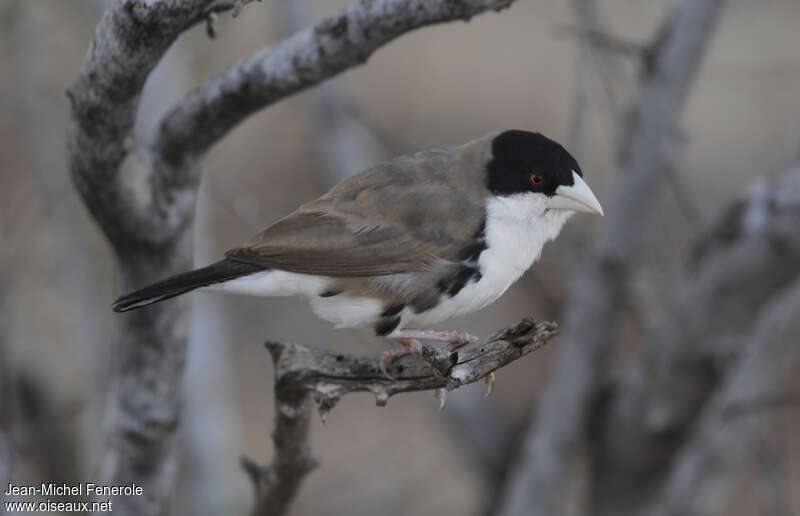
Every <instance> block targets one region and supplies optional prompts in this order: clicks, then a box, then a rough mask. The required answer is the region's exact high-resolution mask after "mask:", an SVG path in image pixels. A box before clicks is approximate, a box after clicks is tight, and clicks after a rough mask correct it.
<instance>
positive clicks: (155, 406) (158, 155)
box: [68, 0, 513, 515]
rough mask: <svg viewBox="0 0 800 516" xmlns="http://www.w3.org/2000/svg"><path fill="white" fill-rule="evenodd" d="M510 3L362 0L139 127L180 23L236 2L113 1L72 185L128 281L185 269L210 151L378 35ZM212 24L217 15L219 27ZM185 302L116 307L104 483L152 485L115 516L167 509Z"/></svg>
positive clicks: (78, 95) (75, 88)
mask: <svg viewBox="0 0 800 516" xmlns="http://www.w3.org/2000/svg"><path fill="white" fill-rule="evenodd" d="M512 1H513V0H468V1H462V2H457V3H454V2H447V1H444V0H440V1H423V0H380V1H366V0H364V1H361V2H357V3H355V4H353V5H352V6H351V7H349V8H347V9H345V10H344V11H343V12H342V13H341V14H339V15H338V16H335V17H333V18H330V19H328V20H324V21H322V22H320V23H318V24H317V25H315V26H314V27H310V28H308V29H305V30H303V31H300V32H298V33H297V34H295V35H294V36H292V37H290V38H288V39H287V40H286V41H284V42H283V43H281V44H280V45H278V46H277V47H275V48H274V49H264V50H262V51H259V52H257V53H255V54H253V55H252V56H249V57H247V58H245V59H243V60H242V61H240V62H239V63H237V64H236V65H234V66H232V67H231V68H229V69H228V70H227V71H225V72H223V73H222V74H220V75H219V76H217V77H216V78H214V79H211V80H209V81H207V82H206V83H204V84H203V85H201V86H200V87H199V88H198V89H197V90H195V91H194V92H193V93H191V94H189V95H188V96H187V97H186V98H185V99H184V100H183V101H181V102H180V103H178V104H177V105H176V106H175V107H174V108H173V109H172V110H171V111H170V112H169V113H167V115H166V116H165V117H164V118H163V119H162V121H161V122H160V123H159V124H158V127H157V129H156V130H155V135H154V136H153V137H152V138H142V141H137V140H136V139H135V138H134V134H133V128H134V125H135V122H136V113H137V111H138V107H139V101H140V96H141V92H142V88H143V85H144V83H145V80H146V79H147V77H148V76H149V74H150V72H151V71H152V70H153V68H154V67H155V66H156V64H157V63H158V62H159V61H160V59H161V58H162V57H163V55H164V53H165V52H166V50H167V49H168V48H169V47H170V46H171V45H172V43H173V42H174V41H175V39H176V38H177V37H178V36H179V35H180V34H181V33H182V32H183V31H185V30H187V29H189V28H191V27H192V26H194V25H196V24H197V23H200V22H202V21H205V20H207V19H209V15H211V14H213V13H215V12H218V11H224V10H228V9H235V8H237V5H239V4H241V3H237V2H214V1H213V0H163V1H161V2H139V1H135V0H117V1H116V2H115V3H113V4H112V5H111V6H110V7H109V8H108V10H107V11H106V13H105V14H104V16H103V19H102V20H101V22H100V23H99V25H98V27H97V30H96V33H95V39H94V41H93V43H92V45H91V47H90V49H89V52H88V54H87V56H86V60H85V62H84V64H83V67H82V70H81V73H80V75H79V76H78V78H77V79H76V80H75V82H74V83H73V84H72V85H71V86H70V88H69V90H68V94H69V97H70V100H71V101H72V114H73V117H72V121H71V123H70V126H69V131H68V153H69V165H70V169H71V172H72V177H73V180H74V183H75V186H76V188H77V189H78V191H79V192H80V194H81V195H82V196H83V199H84V201H85V203H86V205H87V207H88V208H89V211H90V212H91V214H92V215H93V217H94V218H95V219H96V221H97V222H98V224H99V226H100V228H101V229H102V230H103V232H104V233H105V235H106V236H107V238H108V239H109V240H110V242H111V244H112V247H113V248H114V251H115V253H116V256H117V258H118V261H119V267H120V277H121V283H122V285H121V290H130V289H133V288H136V287H140V286H142V285H144V284H147V283H149V282H151V281H153V280H155V279H157V278H160V277H163V276H166V275H169V274H171V273H175V272H178V271H179V270H183V269H188V268H189V267H190V266H191V259H190V258H191V252H190V245H189V242H188V240H189V239H188V238H187V233H188V231H187V229H188V228H189V227H191V224H192V219H193V212H194V201H195V197H196V190H197V184H198V182H199V179H200V168H199V167H198V166H197V164H198V161H199V159H200V158H201V157H202V155H203V153H204V152H205V151H207V150H208V149H209V148H210V147H211V146H212V145H213V144H214V143H215V142H216V141H217V140H219V139H220V138H221V137H222V136H224V135H225V134H227V132H228V131H229V130H230V129H232V128H233V127H234V126H235V125H236V124H237V123H239V122H240V121H242V120H243V119H244V118H246V117H247V116H248V115H250V114H252V113H253V112H255V111H256V110H258V109H261V108H263V107H266V106H268V105H269V104H271V103H273V102H276V101H278V100H280V99H281V98H284V97H286V96H288V95H291V94H293V93H296V92H298V91H300V90H302V89H304V88H307V87H310V86H313V85H315V84H317V83H319V82H321V81H323V80H325V79H327V78H329V77H331V76H333V75H335V74H337V73H340V72H342V71H344V70H346V69H348V68H351V67H353V66H356V65H359V64H362V63H363V62H364V61H365V60H366V59H367V58H368V57H369V55H370V54H371V53H372V52H374V51H375V50H376V49H378V48H379V47H381V46H382V45H384V44H386V43H388V42H389V41H391V40H393V39H394V38H396V37H399V36H401V35H402V34H404V33H406V32H408V31H410V30H413V29H416V28H420V27H423V26H426V25H430V24H434V23H441V22H447V21H451V20H457V19H463V20H466V19H469V18H470V17H471V16H474V15H477V14H480V13H482V12H485V11H487V10H489V9H494V10H500V9H502V8H505V7H507V6H508V5H510V4H511V2H512ZM212 25H213V24H212ZM186 306H187V302H186V301H183V300H177V301H174V302H171V303H163V304H159V305H155V306H153V307H151V308H150V309H148V310H146V311H144V310H143V311H139V312H134V313H131V314H129V315H126V316H124V317H121V318H120V323H119V337H118V339H117V340H116V342H115V344H114V346H115V349H114V353H113V356H114V359H115V363H114V365H113V373H112V374H113V377H114V379H113V385H112V387H111V389H110V393H109V399H108V414H107V418H106V419H107V421H106V426H107V429H106V432H107V438H106V440H107V443H106V451H105V457H104V460H103V465H102V468H101V476H102V480H103V481H104V482H105V483H108V484H117V485H118V484H125V483H130V482H135V483H137V484H138V485H140V486H142V487H143V489H144V496H141V497H124V498H120V499H118V500H116V501H115V505H114V507H115V510H116V511H117V512H119V513H121V514H145V515H146V514H163V513H164V512H165V511H166V510H167V502H168V500H169V499H170V497H171V495H172V486H173V477H174V470H175V460H174V458H175V453H174V450H175V446H174V440H175V429H176V427H177V425H178V422H179V421H180V409H181V395H180V391H181V389H180V387H181V381H182V375H183V368H184V362H185V357H186V335H187V329H186V324H185V312H186Z"/></svg>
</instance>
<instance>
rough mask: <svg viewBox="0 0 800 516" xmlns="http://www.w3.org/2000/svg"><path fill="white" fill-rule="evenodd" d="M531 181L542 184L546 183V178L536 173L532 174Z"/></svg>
mask: <svg viewBox="0 0 800 516" xmlns="http://www.w3.org/2000/svg"><path fill="white" fill-rule="evenodd" d="M531 183H533V184H535V185H540V184H542V183H544V178H543V177H542V176H537V175H536V174H534V175H532V176H531Z"/></svg>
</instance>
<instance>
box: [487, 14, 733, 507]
mask: <svg viewBox="0 0 800 516" xmlns="http://www.w3.org/2000/svg"><path fill="white" fill-rule="evenodd" d="M723 3H724V2H722V1H721V0H682V1H680V2H678V3H677V4H676V6H675V8H674V9H673V11H672V13H671V16H670V19H669V24H668V25H667V30H666V31H665V32H664V37H663V38H661V39H660V41H659V46H658V48H657V50H656V51H655V52H654V56H655V57H654V59H653V64H652V70H651V71H650V73H649V74H648V75H647V76H646V78H645V81H644V83H643V85H642V90H641V93H640V96H639V99H638V100H637V101H636V103H635V105H634V108H633V110H632V112H631V116H630V125H629V131H628V132H627V138H626V140H625V142H626V148H627V152H625V153H624V155H623V159H622V163H621V167H620V168H621V170H620V173H619V178H620V179H619V181H618V182H617V184H616V185H615V187H614V188H612V192H614V193H613V195H612V199H611V202H609V203H608V206H609V209H608V216H607V217H606V220H605V221H604V223H603V225H602V228H603V229H602V230H601V232H600V234H599V235H598V238H597V243H596V246H595V249H594V252H593V253H591V255H590V256H589V257H588V259H587V260H586V261H585V263H584V264H583V266H582V267H580V269H579V270H578V271H577V273H576V274H575V280H574V281H573V282H572V284H571V285H570V294H569V300H568V303H567V306H568V307H569V308H568V310H567V313H566V316H565V321H564V335H563V337H562V345H561V346H560V347H559V350H558V353H557V358H556V364H555V369H554V372H553V379H552V381H551V382H550V384H549V385H548V388H547V390H546V391H545V393H544V394H543V397H542V400H541V403H540V406H539V408H538V410H537V417H536V419H535V422H534V423H533V425H532V426H531V428H530V429H529V432H528V434H527V437H526V442H525V445H524V448H523V454H522V457H521V459H520V461H519V464H518V466H517V468H516V469H515V471H513V472H512V474H511V476H510V478H511V481H510V482H509V484H508V486H507V489H506V493H505V497H504V501H503V503H502V505H501V510H500V514H502V515H504V516H512V515H523V514H524V515H530V514H534V515H536V514H541V515H546V516H551V515H553V514H560V513H562V512H563V508H564V503H565V501H566V500H569V499H570V498H571V497H570V496H569V494H568V493H567V490H568V482H569V480H570V477H571V473H572V469H573V466H574V465H575V463H576V460H577V458H578V455H577V452H578V450H579V448H580V447H581V446H582V445H583V444H584V443H585V438H586V428H587V423H588V419H589V411H590V409H591V407H592V404H593V403H594V402H595V401H597V398H598V395H599V393H600V390H601V386H602V383H603V379H604V376H605V373H606V371H607V365H608V359H609V357H610V356H611V355H612V351H613V347H612V345H613V341H614V335H615V332H616V327H617V322H618V320H619V317H620V314H621V310H622V308H623V307H624V303H625V289H624V286H625V285H626V280H627V278H628V273H629V270H630V265H631V264H633V263H636V261H637V257H638V254H639V253H640V251H641V246H640V242H641V235H643V234H644V233H645V231H646V228H645V227H644V226H643V224H644V220H645V219H644V217H642V214H643V213H644V212H646V210H647V207H648V205H649V204H650V203H651V202H652V200H653V199H654V198H655V196H656V195H657V193H658V191H659V188H660V186H662V184H663V182H664V178H665V176H666V175H667V174H668V173H669V171H670V169H671V168H672V166H673V164H674V162H675V160H676V159H677V158H678V157H679V152H678V149H677V148H676V147H675V145H674V135H675V134H676V133H677V124H678V116H679V114H680V113H681V111H682V107H683V104H684V102H685V99H686V96H687V94H688V91H689V88H690V86H691V84H692V82H693V79H694V77H695V75H696V72H697V69H698V67H699V64H700V61H701V58H702V56H703V55H704V53H705V48H706V46H707V43H708V41H709V39H710V36H711V35H712V34H713V32H714V28H715V26H716V22H717V19H718V17H719V13H720V11H721V8H722V5H723Z"/></svg>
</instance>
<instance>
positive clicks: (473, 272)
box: [439, 265, 481, 297]
mask: <svg viewBox="0 0 800 516" xmlns="http://www.w3.org/2000/svg"><path fill="white" fill-rule="evenodd" d="M480 279H481V271H480V269H478V267H472V266H468V265H462V266H461V267H460V268H459V269H458V272H456V273H455V275H453V276H452V277H451V278H449V279H448V280H446V281H440V282H439V288H440V289H442V287H446V289H443V292H447V295H448V296H450V297H453V296H455V295H456V294H458V293H459V292H461V289H463V288H464V286H465V285H466V284H467V283H469V281H470V280H475V281H480Z"/></svg>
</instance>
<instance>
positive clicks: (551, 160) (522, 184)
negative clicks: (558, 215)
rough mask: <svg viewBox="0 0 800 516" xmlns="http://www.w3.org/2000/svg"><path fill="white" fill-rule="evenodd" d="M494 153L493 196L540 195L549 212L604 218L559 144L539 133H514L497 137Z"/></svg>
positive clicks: (489, 184)
mask: <svg viewBox="0 0 800 516" xmlns="http://www.w3.org/2000/svg"><path fill="white" fill-rule="evenodd" d="M491 150H492V157H491V160H490V161H489V164H488V165H487V187H488V188H489V190H490V191H491V192H492V193H493V194H494V195H497V196H502V197H505V196H513V195H517V194H530V193H532V194H538V195H541V196H542V197H541V199H539V197H538V196H537V197H536V199H537V200H541V201H542V206H544V207H545V209H547V210H551V209H552V210H570V211H582V212H587V213H596V214H598V215H603V208H602V207H601V206H600V203H599V202H598V201H597V197H595V195H594V193H592V190H591V189H590V188H589V186H588V185H587V184H586V183H585V182H584V180H583V172H582V171H581V167H580V166H579V165H578V162H577V161H576V160H575V158H573V157H572V155H571V154H570V153H569V152H567V150H566V149H565V148H564V147H562V146H561V145H560V144H558V143H556V142H554V141H553V140H551V139H549V138H547V137H545V136H543V135H541V134H539V133H532V132H528V131H519V130H511V131H505V132H503V133H500V134H498V135H497V136H495V137H494V138H493V139H492V141H491Z"/></svg>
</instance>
